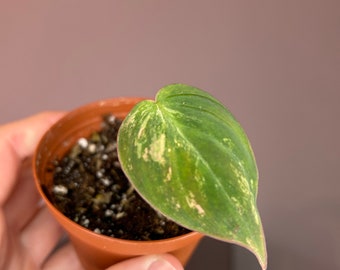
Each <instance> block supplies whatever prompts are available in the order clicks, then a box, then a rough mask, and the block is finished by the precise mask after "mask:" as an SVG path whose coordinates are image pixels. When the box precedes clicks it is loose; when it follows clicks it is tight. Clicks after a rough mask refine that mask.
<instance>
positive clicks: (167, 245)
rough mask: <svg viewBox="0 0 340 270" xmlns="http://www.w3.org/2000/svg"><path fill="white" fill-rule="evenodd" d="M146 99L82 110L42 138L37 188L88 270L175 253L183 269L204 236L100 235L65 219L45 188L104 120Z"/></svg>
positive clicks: (121, 115)
mask: <svg viewBox="0 0 340 270" xmlns="http://www.w3.org/2000/svg"><path fill="white" fill-rule="evenodd" d="M141 100H142V98H116V99H110V100H104V101H99V102H95V103H91V104H88V105H85V106H83V107H80V108H78V109H76V110H74V111H72V112H70V113H68V114H67V115H65V116H64V117H63V118H62V119H61V120H59V121H58V122H57V123H56V124H54V125H53V126H52V127H51V128H50V129H49V130H48V131H47V132H46V133H45V135H44V136H43V137H42V139H41V141H40V143H39V145H38V147H37V149H36V152H35V154H34V159H33V172H34V177H35V182H36V186H37V188H38V191H39V193H40V194H41V196H42V198H43V199H44V200H45V203H46V205H47V207H48V208H49V210H50V211H51V213H52V214H53V215H54V217H55V218H56V219H57V220H58V222H59V223H60V224H61V225H62V227H63V228H64V229H65V230H66V231H67V233H68V235H69V237H70V240H71V242H72V244H73V246H74V248H75V250H76V252H77V254H78V257H79V259H80V261H81V263H82V264H83V266H84V267H85V269H88V270H99V269H105V268H107V267H109V266H111V265H113V264H115V263H117V262H119V261H122V260H125V259H128V258H132V257H136V256H140V255H147V254H159V253H171V254H173V255H175V256H176V257H177V258H178V259H179V260H180V261H181V263H182V264H183V265H185V264H186V263H187V262H188V260H189V259H190V256H191V254H192V253H193V251H194V250H195V248H196V246H197V245H198V243H199V241H200V240H201V238H202V237H203V235H202V234H199V233H197V232H191V233H188V234H185V235H182V236H178V237H174V238H169V239H165V240H155V241H131V240H122V239H117V238H112V237H108V236H104V235H99V234H96V233H94V232H92V231H90V230H88V229H85V228H84V227H82V226H80V225H78V224H77V223H75V222H73V221H72V220H70V219H69V218H67V217H66V216H64V215H63V214H62V213H61V212H60V211H59V210H58V209H57V208H56V207H55V206H54V205H53V204H52V203H51V202H50V201H49V200H48V198H47V196H46V194H45V193H44V191H43V189H42V186H44V187H45V188H47V189H49V188H50V187H51V185H52V178H53V175H52V173H51V172H50V171H49V170H48V168H49V167H51V162H53V160H55V159H56V158H60V157H62V156H63V155H64V154H65V153H66V152H67V151H68V150H69V149H70V148H71V147H72V146H73V145H74V144H75V143H76V142H77V141H78V139H79V138H81V137H88V136H89V135H90V134H91V133H93V132H94V131H97V130H99V129H100V124H101V122H102V116H103V115H104V114H108V113H112V114H114V115H115V116H116V117H117V118H121V119H123V118H124V117H125V116H126V115H127V113H128V112H129V111H130V110H131V109H132V107H133V106H134V105H135V104H136V103H138V102H139V101H141Z"/></svg>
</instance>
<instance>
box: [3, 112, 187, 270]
mask: <svg viewBox="0 0 340 270" xmlns="http://www.w3.org/2000/svg"><path fill="white" fill-rule="evenodd" d="M62 115H63V113H57V112H46V113H41V114H38V115H35V116H32V117H29V118H26V119H23V120H20V121H17V122H13V123H9V124H6V125H3V126H1V127H0V270H2V269H6V270H35V269H72V270H77V269H79V270H80V269H83V268H82V267H81V265H80V262H79V260H78V258H77V256H76V253H75V250H74V249H73V247H72V245H71V244H70V243H69V242H67V243H65V244H64V245H63V246H62V247H60V248H58V249H56V246H57V244H58V243H59V241H60V239H61V238H62V237H63V235H65V233H64V231H63V230H62V229H61V227H60V226H59V225H58V223H57V222H56V221H55V220H54V218H53V217H52V216H51V215H50V213H49V212H48V210H47V208H46V207H44V205H43V204H42V203H41V200H40V196H39V194H38V192H37V190H36V188H35V186H34V181H33V175H32V169H31V167H32V166H31V157H32V154H33V152H34V149H35V148H36V146H37V143H38V141H39V139H40V137H41V136H42V135H43V133H44V132H45V131H46V130H47V128H48V127H50V126H51V125H52V124H53V123H54V122H55V121H56V120H58V119H59V118H60V117H61V116H62ZM122 269H124V270H137V269H138V270H182V269H183V267H182V266H181V264H180V263H179V261H178V260H177V259H176V258H175V257H173V256H172V255H169V254H163V255H151V256H142V257H137V258H133V259H130V260H126V261H123V262H121V263H118V264H116V265H114V266H111V267H109V268H108V270H122Z"/></svg>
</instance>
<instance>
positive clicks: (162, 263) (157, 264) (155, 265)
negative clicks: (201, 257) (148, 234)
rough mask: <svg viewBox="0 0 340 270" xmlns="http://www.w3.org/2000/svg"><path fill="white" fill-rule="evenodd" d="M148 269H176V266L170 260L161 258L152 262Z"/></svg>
mask: <svg viewBox="0 0 340 270" xmlns="http://www.w3.org/2000/svg"><path fill="white" fill-rule="evenodd" d="M148 270H176V268H175V267H174V266H173V265H172V264H170V263H169V262H168V261H166V260H164V259H162V258H159V259H157V260H155V261H154V262H152V264H151V265H150V266H149V268H148Z"/></svg>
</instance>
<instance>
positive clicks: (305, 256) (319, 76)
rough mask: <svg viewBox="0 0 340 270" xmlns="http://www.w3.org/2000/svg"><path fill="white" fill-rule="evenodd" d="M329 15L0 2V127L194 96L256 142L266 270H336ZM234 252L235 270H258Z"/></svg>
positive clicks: (268, 7) (335, 137)
mask: <svg viewBox="0 0 340 270" xmlns="http://www.w3.org/2000/svg"><path fill="white" fill-rule="evenodd" d="M339 3H340V2H339V1H337V0H333V1H332V0H319V1H313V0H301V1H293V0H288V1H270V0H263V1H236V0H234V1H223V0H219V1H217V0H215V1H197V0H196V1H194V0H188V1H142V0H139V1H42V0H40V1H38V0H35V1H18V0H15V1H9V0H8V1H1V3H0V108H1V109H0V123H4V122H7V121H12V120H14V119H17V118H21V117H24V116H28V115H30V114H33V113H36V112H39V111H42V110H50V109H53V110H55V109H57V110H65V109H71V108H74V107H76V106H78V105H81V104H83V103H86V102H90V101H93V100H97V99H102V98H106V97H113V96H131V95H134V96H136V95H138V96H139V95H142V96H150V97H152V96H153V95H154V94H155V92H156V91H157V90H158V88H160V87H161V86H163V85H165V84H167V83H172V82H183V83H188V84H193V85H195V86H197V87H200V88H203V89H205V90H207V91H209V92H210V93H212V94H213V95H215V96H216V97H217V98H219V99H220V100H221V101H222V102H223V103H224V104H225V105H227V106H228V107H229V108H230V109H231V110H232V111H233V112H234V114H235V115H236V117H237V118H238V119H239V120H240V121H241V123H242V124H243V126H244V127H245V129H246V131H247V133H248V135H249V137H250V139H251V141H252V144H253V147H254V151H255V154H256V156H257V161H258V165H259V170H260V192H259V200H258V201H259V207H260V211H261V214H262V217H263V222H264V227H265V231H266V234H267V241H268V248H269V265H270V269H276V270H286V269H299V270H302V269H306V270H307V269H338V268H340V259H339V258H340V256H339V255H340V214H339V213H340V212H339V211H340V210H339V209H340V198H339V197H340V196H339V195H340V184H339V183H340V170H339V167H340V143H339V138H340V125H339V116H340V106H339V105H338V103H339V100H340V89H339V88H340V87H339V86H340V80H339V77H340V75H339V68H340V55H339V53H340V50H339V48H340V45H339V44H340V40H339V37H340V36H339V29H340V21H339V18H340V12H339V11H340V4H339ZM210 244H211V245H214V244H215V245H218V246H219V244H217V243H214V242H212V243H210ZM219 247H220V246H219ZM221 248H222V249H223V247H221ZM209 250H211V249H209V248H207V251H206V252H207V256H208V257H207V258H206V259H203V258H202V257H200V258H197V259H196V258H195V260H198V261H199V260H204V261H209V260H211V258H214V254H212V253H210V254H209ZM233 250H234V251H235V256H234V263H233V264H234V267H233V269H248V270H251V269H258V266H257V264H256V263H255V260H254V258H253V257H252V256H251V255H250V254H249V253H247V252H245V251H243V250H242V249H240V248H233ZM215 263H216V262H215ZM197 265H200V263H198V264H197ZM201 265H203V264H201ZM195 267H196V268H195V269H199V266H195ZM202 267H203V266H201V269H206V268H202ZM213 268H214V269H225V265H223V264H215V265H214V267H213Z"/></svg>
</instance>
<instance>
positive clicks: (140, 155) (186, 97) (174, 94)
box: [118, 84, 267, 269]
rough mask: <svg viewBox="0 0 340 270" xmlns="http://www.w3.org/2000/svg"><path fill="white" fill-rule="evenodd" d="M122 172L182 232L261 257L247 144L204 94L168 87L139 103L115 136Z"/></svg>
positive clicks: (255, 178) (253, 170)
mask: <svg viewBox="0 0 340 270" xmlns="http://www.w3.org/2000/svg"><path fill="white" fill-rule="evenodd" d="M118 153H119V158H120V162H121V166H122V168H123V170H124V172H125V174H126V175H127V177H128V178H129V179H130V181H131V182H132V183H133V185H134V186H135V188H136V190H137V191H138V192H139V193H140V194H141V195H142V196H143V197H144V199H145V200H146V201H148V202H149V203H150V205H152V206H153V207H154V208H155V209H157V210H158V211H160V212H161V213H163V214H164V215H165V216H167V217H169V218H170V219H172V220H174V221H176V222H177V223H179V224H181V225H182V226H184V227H187V228H189V229H191V230H194V231H198V232H201V233H203V234H206V235H208V236H211V237H213V238H217V239H221V240H224V241H227V242H231V243H235V244H238V245H241V246H244V247H245V248H247V249H249V250H250V251H252V252H253V253H254V254H255V255H256V256H257V258H258V260H259V263H260V264H261V266H262V268H263V269H265V268H266V265H267V254H266V246H265V239H264V233H263V229H262V224H261V219H260V216H259V212H258V210H257V207H256V196H257V185H258V171H257V166H256V162H255V158H254V155H253V151H252V149H251V146H250V143H249V141H248V138H247V136H246V134H245V132H244V131H243V129H242V127H241V126H240V124H239V123H238V122H237V121H236V120H235V118H234V117H233V116H232V114H231V113H230V111H229V110H228V109H227V108H225V107H224V106H223V105H222V104H221V103H220V102H219V101H218V100H216V99H215V98H214V97H212V96H211V95H209V94H208V93H206V92H204V91H202V90H199V89H197V88H194V87H191V86H188V85H183V84H172V85H168V86H166V87H164V88H162V89H161V90H160V91H159V92H158V94H157V96H156V100H155V101H151V100H145V101H142V102H140V103H138V104H137V105H136V106H135V107H134V108H133V110H132V111H131V112H130V113H129V114H128V116H127V117H126V118H125V120H124V121H123V124H122V126H121V128H120V131H119V135H118Z"/></svg>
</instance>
